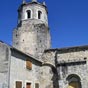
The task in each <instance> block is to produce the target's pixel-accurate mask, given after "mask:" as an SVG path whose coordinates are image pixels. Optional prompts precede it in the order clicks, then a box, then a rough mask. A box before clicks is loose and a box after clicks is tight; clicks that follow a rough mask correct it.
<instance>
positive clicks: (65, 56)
mask: <svg viewBox="0 0 88 88" xmlns="http://www.w3.org/2000/svg"><path fill="white" fill-rule="evenodd" d="M0 88H88V46H77V47H67V48H60V49H58V48H57V49H51V36H50V29H49V25H48V10H47V7H46V4H45V2H43V3H39V2H38V1H37V0H32V1H31V2H26V1H25V0H23V3H22V4H21V5H20V6H19V8H18V25H17V27H16V28H15V29H14V31H13V46H10V45H7V44H5V43H4V42H2V41H1V42H0Z"/></svg>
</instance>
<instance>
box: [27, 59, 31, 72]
mask: <svg viewBox="0 0 88 88" xmlns="http://www.w3.org/2000/svg"><path fill="white" fill-rule="evenodd" d="M26 68H27V69H29V70H31V69H32V62H31V61H29V60H28V59H27V60H26Z"/></svg>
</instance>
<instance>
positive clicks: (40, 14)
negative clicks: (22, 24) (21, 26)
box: [38, 11, 42, 19]
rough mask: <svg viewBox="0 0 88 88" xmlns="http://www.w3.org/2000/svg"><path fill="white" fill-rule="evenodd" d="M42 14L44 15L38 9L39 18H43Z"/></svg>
mask: <svg viewBox="0 0 88 88" xmlns="http://www.w3.org/2000/svg"><path fill="white" fill-rule="evenodd" d="M41 16H42V12H41V11H38V19H41Z"/></svg>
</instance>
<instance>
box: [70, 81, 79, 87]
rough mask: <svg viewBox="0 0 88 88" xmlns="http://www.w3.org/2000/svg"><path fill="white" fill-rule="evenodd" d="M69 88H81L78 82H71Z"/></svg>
mask: <svg viewBox="0 0 88 88" xmlns="http://www.w3.org/2000/svg"><path fill="white" fill-rule="evenodd" d="M68 88H80V87H79V83H78V82H71V83H69V86H68Z"/></svg>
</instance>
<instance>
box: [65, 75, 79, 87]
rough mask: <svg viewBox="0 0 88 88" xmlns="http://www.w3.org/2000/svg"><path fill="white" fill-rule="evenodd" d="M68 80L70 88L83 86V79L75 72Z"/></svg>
mask: <svg viewBox="0 0 88 88" xmlns="http://www.w3.org/2000/svg"><path fill="white" fill-rule="evenodd" d="M66 80H67V81H68V88H81V79H80V77H79V76H77V75H75V74H71V75H69V76H68V77H67V79H66Z"/></svg>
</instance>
